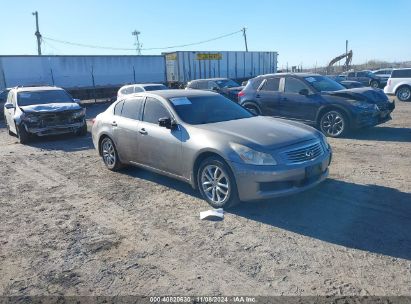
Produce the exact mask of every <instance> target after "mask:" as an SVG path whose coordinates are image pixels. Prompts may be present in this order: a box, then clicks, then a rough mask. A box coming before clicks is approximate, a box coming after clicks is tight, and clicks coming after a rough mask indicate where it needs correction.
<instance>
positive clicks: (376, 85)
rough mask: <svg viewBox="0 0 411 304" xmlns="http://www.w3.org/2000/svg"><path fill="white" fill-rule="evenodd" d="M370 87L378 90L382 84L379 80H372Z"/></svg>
mask: <svg viewBox="0 0 411 304" xmlns="http://www.w3.org/2000/svg"><path fill="white" fill-rule="evenodd" d="M370 87H372V88H374V89H378V88H379V87H380V83H379V82H378V81H377V80H371V82H370Z"/></svg>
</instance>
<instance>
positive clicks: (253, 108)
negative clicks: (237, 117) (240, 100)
mask: <svg viewBox="0 0 411 304" xmlns="http://www.w3.org/2000/svg"><path fill="white" fill-rule="evenodd" d="M243 107H244V108H246V109H247V110H248V111H250V112H251V113H253V114H255V115H261V110H260V107H259V106H258V105H256V104H253V103H245V104H243Z"/></svg>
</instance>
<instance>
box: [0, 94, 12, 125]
mask: <svg viewBox="0 0 411 304" xmlns="http://www.w3.org/2000/svg"><path fill="white" fill-rule="evenodd" d="M9 91H10V89H4V90H2V91H0V115H1V116H0V117H1V118H3V116H4V104H5V103H6V100H7V95H8V94H9Z"/></svg>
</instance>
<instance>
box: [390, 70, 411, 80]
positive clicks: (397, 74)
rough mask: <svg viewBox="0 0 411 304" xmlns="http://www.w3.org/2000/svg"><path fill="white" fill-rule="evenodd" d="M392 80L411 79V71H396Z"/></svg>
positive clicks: (393, 72) (392, 75)
mask: <svg viewBox="0 0 411 304" xmlns="http://www.w3.org/2000/svg"><path fill="white" fill-rule="evenodd" d="M391 78H411V69H406V70H394V71H392V74H391Z"/></svg>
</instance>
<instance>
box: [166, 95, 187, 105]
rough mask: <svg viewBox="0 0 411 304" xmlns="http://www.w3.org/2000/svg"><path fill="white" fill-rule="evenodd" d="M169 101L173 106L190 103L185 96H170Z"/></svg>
mask: <svg viewBox="0 0 411 304" xmlns="http://www.w3.org/2000/svg"><path fill="white" fill-rule="evenodd" d="M170 101H171V102H172V103H173V105H175V106H183V105H191V101H190V100H189V99H188V98H187V97H178V98H170Z"/></svg>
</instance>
